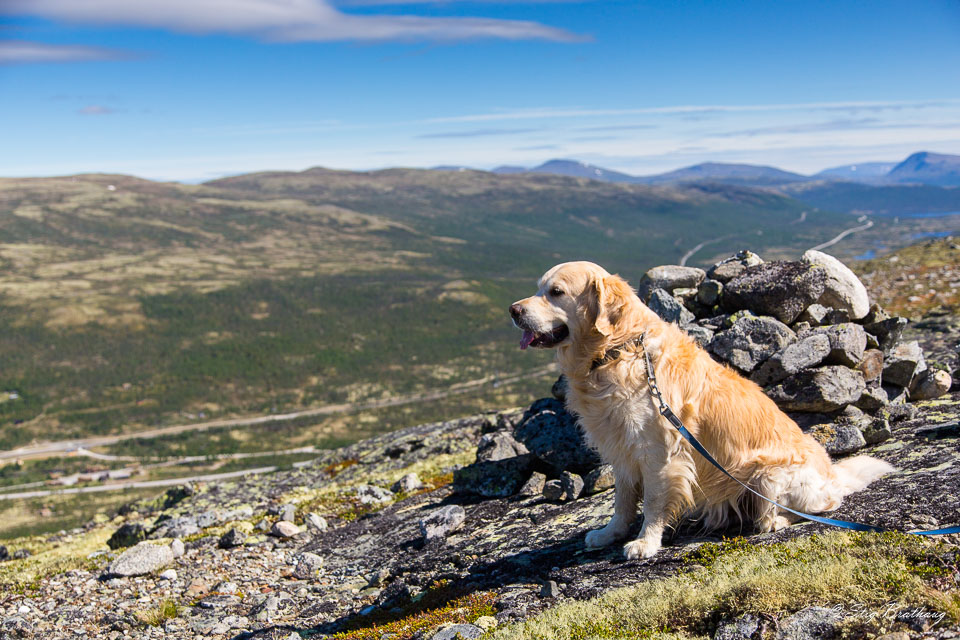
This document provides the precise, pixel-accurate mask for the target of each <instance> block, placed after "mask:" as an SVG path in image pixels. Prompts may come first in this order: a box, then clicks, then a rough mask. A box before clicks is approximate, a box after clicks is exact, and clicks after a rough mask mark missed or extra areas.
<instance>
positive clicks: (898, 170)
mask: <svg viewBox="0 0 960 640" xmlns="http://www.w3.org/2000/svg"><path fill="white" fill-rule="evenodd" d="M435 169H436V170H448V171H449V170H468V169H469V167H436V168H435ZM492 173H498V174H522V173H548V174H553V175H561V176H571V177H574V178H586V179H589V180H599V181H601V182H621V183H629V184H652V185H671V184H681V183H687V182H720V183H724V184H731V185H738V186H747V187H785V186H788V185H796V184H799V183H809V182H823V181H828V182H856V183H863V184H870V185H928V186H935V187H960V156H958V155H947V154H942V153H931V152H928V151H921V152H919V153H914V154H913V155H911V156H910V157H908V158H907V159H906V160H904V161H903V162H901V163H899V164H897V163H894V162H864V163H860V164H849V165H843V166H840V167H831V168H829V169H824V170H823V171H821V172H819V173H817V174H815V175H811V176H806V175H802V174H799V173H792V172H790V171H784V170H782V169H778V168H776V167H766V166H760V165H751V164H730V163H724V162H705V163H702V164H697V165H693V166H691V167H684V168H682V169H677V170H675V171H669V172H667V173H661V174H657V175H652V176H633V175H630V174H626V173H622V172H619V171H613V170H611V169H605V168H603V167H598V166H596V165H592V164H587V163H585V162H580V161H578V160H569V159H555V160H548V161H547V162H545V163H543V164H541V165H538V166H536V167H519V166H511V165H504V166H500V167H496V168H495V169H493V170H492Z"/></svg>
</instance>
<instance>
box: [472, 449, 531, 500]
mask: <svg viewBox="0 0 960 640" xmlns="http://www.w3.org/2000/svg"><path fill="white" fill-rule="evenodd" d="M532 465H533V456H532V455H530V454H525V455H519V456H514V457H512V458H505V459H503V460H483V461H480V462H475V463H473V464H471V465H467V466H466V467H463V468H462V469H457V470H455V471H454V472H453V488H454V491H456V492H457V493H459V494H465V495H478V496H483V497H485V498H506V497H507V496H512V495H513V494H515V493H517V491H519V490H520V487H522V486H523V483H524V482H526V480H527V478H528V477H529V475H530V470H531V469H532Z"/></svg>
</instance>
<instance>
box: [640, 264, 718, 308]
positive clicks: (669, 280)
mask: <svg viewBox="0 0 960 640" xmlns="http://www.w3.org/2000/svg"><path fill="white" fill-rule="evenodd" d="M706 277H707V274H706V272H705V271H704V270H703V269H698V268H696V267H681V266H679V265H673V264H668V265H663V266H660V267H653V268H652V269H649V270H647V272H646V273H645V274H643V277H642V278H640V282H639V283H638V284H637V294H638V295H639V296H640V299H641V300H644V301H646V300H648V299H649V298H650V294H651V293H653V291H654V290H655V289H664V290H665V291H666V292H667V293H668V294H672V293H673V291H674V290H675V289H686V288H694V289H695V288H697V287H698V286H699V285H700V283H701V282H703V280H704V278H706Z"/></svg>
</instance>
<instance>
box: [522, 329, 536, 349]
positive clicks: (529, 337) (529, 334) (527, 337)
mask: <svg viewBox="0 0 960 640" xmlns="http://www.w3.org/2000/svg"><path fill="white" fill-rule="evenodd" d="M536 337H537V334H535V333H534V332H533V331H524V332H523V337H522V338H520V348H521V349H526V348H527V347H529V346H530V343H531V342H533V340H534V338H536Z"/></svg>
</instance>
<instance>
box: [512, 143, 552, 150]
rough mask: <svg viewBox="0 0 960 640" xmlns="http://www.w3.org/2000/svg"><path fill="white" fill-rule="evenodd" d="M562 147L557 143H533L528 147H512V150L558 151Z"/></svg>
mask: <svg viewBox="0 0 960 640" xmlns="http://www.w3.org/2000/svg"><path fill="white" fill-rule="evenodd" d="M560 149H563V147H562V146H560V145H558V144H535V145H532V146H529V147H514V149H513V150H514V151H559V150H560Z"/></svg>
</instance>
